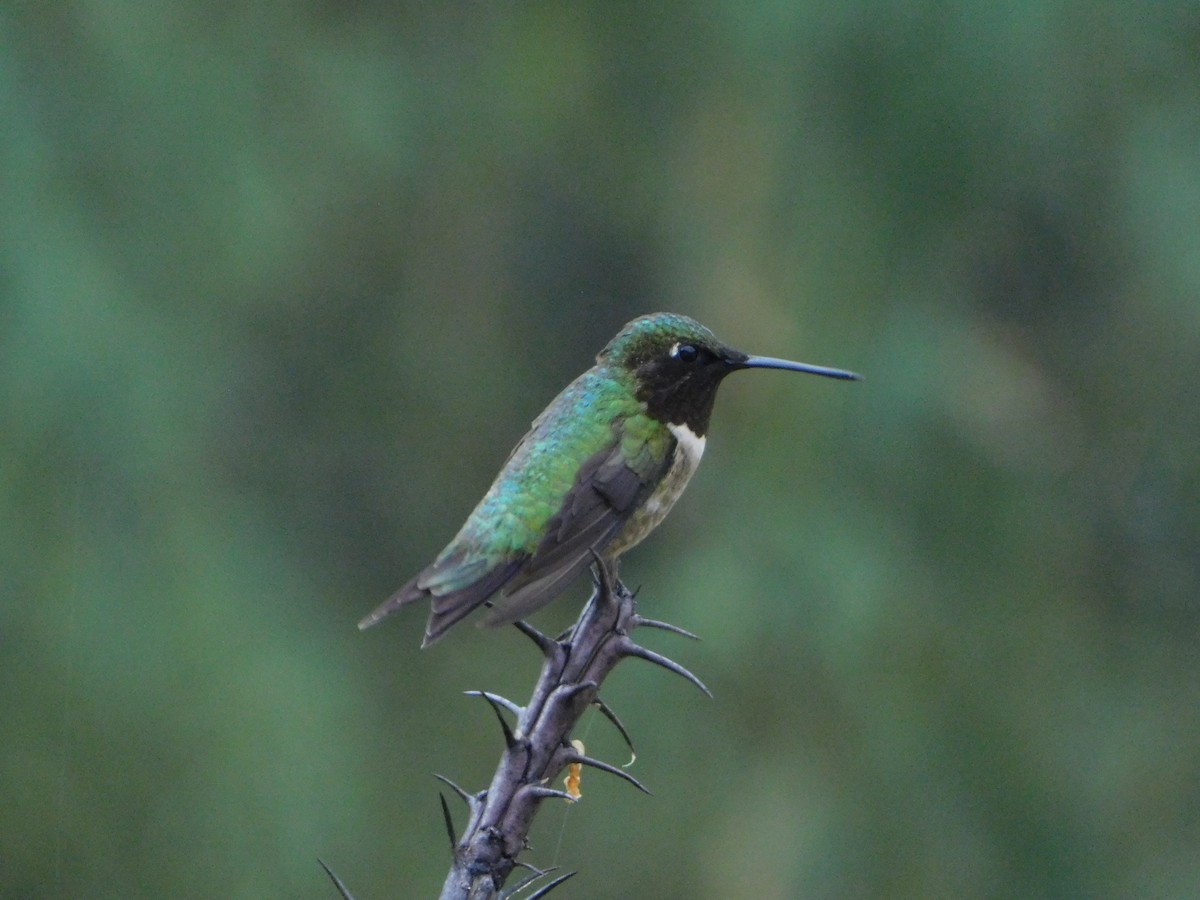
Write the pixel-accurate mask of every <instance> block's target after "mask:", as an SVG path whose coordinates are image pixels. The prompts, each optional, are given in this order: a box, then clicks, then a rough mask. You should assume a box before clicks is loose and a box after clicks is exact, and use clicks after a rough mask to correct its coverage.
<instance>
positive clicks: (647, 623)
mask: <svg viewBox="0 0 1200 900" xmlns="http://www.w3.org/2000/svg"><path fill="white" fill-rule="evenodd" d="M633 624H634V625H635V626H637V625H640V626H643V627H645V628H657V629H659V630H660V631H669V632H671V634H678V635H680V636H681V637H685V638H691V639H692V640H693V641H698V640H700V637H699V636H698V635H695V634H692V633H691V632H690V631H688V630H687V629H686V628H680V627H679V626H678V625H672V624H671V623H670V622H660V621H659V620H658V619H643V618H642V617H641V616H639V615H637V614H636V613H635V614H634V616H633Z"/></svg>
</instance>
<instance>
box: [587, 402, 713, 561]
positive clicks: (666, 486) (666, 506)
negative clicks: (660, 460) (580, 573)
mask: <svg viewBox="0 0 1200 900" xmlns="http://www.w3.org/2000/svg"><path fill="white" fill-rule="evenodd" d="M667 427H668V428H670V429H671V433H672V434H673V435H674V436H675V440H676V446H675V452H674V454H673V455H672V457H671V467H670V468H669V469H668V470H667V474H666V475H664V476H663V479H662V481H660V482H659V484H658V487H657V488H655V489H654V493H652V494H651V495H650V497H649V498H648V499H647V500H646V502H645V503H643V504H642V505H641V506H640V507H638V509H637V510H636V511H635V512H634V513H633V515H632V516H630V517H629V521H628V522H626V523H625V527H624V528H622V529H621V530H620V531H619V532H618V533H617V536H616V537H615V538H613V541H612V543H611V544H609V545H608V548H607V549H606V550H605V551H604V552H605V555H606V556H608V557H609V558H610V559H611V558H615V557H618V556H620V555H621V554H622V553H624V552H625V551H626V550H628V549H630V548H631V547H634V546H636V545H637V544H639V543H640V542H641V541H642V539H643V538H645V537H646V535H648V534H649V533H650V532H652V531H653V530H654V529H655V528H657V527H658V526H659V525H660V524H661V523H662V520H663V519H665V518H666V517H667V513H669V512H670V511H671V507H672V506H674V505H675V501H676V500H678V499H679V498H680V496H681V495H682V494H683V489H684V488H686V487H687V483H688V481H689V480H691V477H692V475H693V474H694V473H695V471H696V467H697V466H699V465H700V457H701V456H703V455H704V438H703V437H697V436H696V434H695V433H694V432H693V431H692V430H691V429H690V428H688V427H687V426H686V425H668V426H667Z"/></svg>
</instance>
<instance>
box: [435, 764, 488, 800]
mask: <svg viewBox="0 0 1200 900" xmlns="http://www.w3.org/2000/svg"><path fill="white" fill-rule="evenodd" d="M433 777H434V778H436V779H437V780H438V781H440V782H441V783H442V784H444V785H446V786H447V787H448V788H450V790H452V791H454V793H456V794H458V796H460V797H462V799H463V802H464V803H466V804H467V806H469V807H471V808H472V809H474V808H475V804H476V803H477V802H478V800H477V798H476V797H475V795H474V794H470V793H467V792H466V791H464V790H463V789H462V788H460V787H459V786H458V785H457V784H455V783H454V782H453V781H451V780H450V779H449V778H447V777H446V776H445V775H439V774H437V773H436V772H434V773H433Z"/></svg>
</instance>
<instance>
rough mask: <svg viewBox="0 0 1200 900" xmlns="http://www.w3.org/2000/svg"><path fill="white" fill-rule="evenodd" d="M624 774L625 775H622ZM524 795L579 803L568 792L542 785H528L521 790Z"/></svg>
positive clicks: (538, 798)
mask: <svg viewBox="0 0 1200 900" xmlns="http://www.w3.org/2000/svg"><path fill="white" fill-rule="evenodd" d="M622 774H624V773H622ZM521 793H522V794H528V795H529V796H531V797H534V798H535V799H537V800H545V799H546V798H547V797H557V798H558V799H559V800H566V801H567V802H568V803H577V802H578V799H579V798H577V797H572V796H571V795H570V794H568V793H567V792H566V791H560V790H558V789H557V788H548V787H546V786H545V785H542V784H527V785H524V786H523V787H522V788H521Z"/></svg>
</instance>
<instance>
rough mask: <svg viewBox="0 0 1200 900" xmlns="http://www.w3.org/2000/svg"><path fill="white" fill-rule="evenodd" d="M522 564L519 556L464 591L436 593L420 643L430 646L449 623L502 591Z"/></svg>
mask: <svg viewBox="0 0 1200 900" xmlns="http://www.w3.org/2000/svg"><path fill="white" fill-rule="evenodd" d="M522 563H524V560H523V559H517V560H514V561H513V562H511V563H509V564H508V565H504V566H497V567H496V568H494V569H492V570H491V571H490V572H488V573H487V574H486V575H484V576H483V577H482V578H480V579H479V580H478V581H476V582H475V583H474V584H472V585H468V586H467V587H465V588H463V589H462V590H458V591H451V592H450V593H448V594H442V595H441V596H440V597H439V596H436V595H435V596H434V597H433V606H432V609H431V610H430V612H429V623H428V624H427V625H426V626H425V640H424V641H423V642H422V643H421V646H422V647H428V646H429V645H430V644H432V643H434V642H435V641H437V640H439V639H440V638H441V637H442V635H444V634H445V633H446V631H447V630H448V629H449V628H450V626H452V625H454V624H455V623H457V622H459V621H461V620H462V619H464V618H466V617H467V616H468V615H470V614H471V612H472V611H473V610H475V609H476V608H477V607H480V606H482V605H483V604H484V603H485V602H486V601H487V600H488V598H489V597H491V596H492V594H494V593H496V592H497V591H498V590H500V588H502V587H503V586H504V585H505V584H506V583H507V582H508V581H509V580H510V579H511V578H512V577H513V576H514V575H515V574H516V573H517V570H518V569H520V568H521V565H522ZM425 593H426V594H427V593H428V592H425ZM403 602H408V601H407V600H405V601H403ZM385 605H386V604H385ZM389 612H390V610H389ZM384 615H387V613H384Z"/></svg>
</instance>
